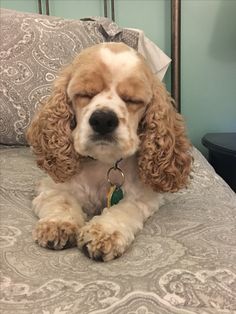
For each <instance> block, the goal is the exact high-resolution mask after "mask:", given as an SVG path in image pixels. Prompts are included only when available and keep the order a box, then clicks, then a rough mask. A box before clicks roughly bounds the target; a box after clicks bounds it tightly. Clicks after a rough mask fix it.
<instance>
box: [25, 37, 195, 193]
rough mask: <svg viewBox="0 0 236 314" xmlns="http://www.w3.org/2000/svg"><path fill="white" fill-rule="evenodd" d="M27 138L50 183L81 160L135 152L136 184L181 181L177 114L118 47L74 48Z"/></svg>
mask: <svg viewBox="0 0 236 314" xmlns="http://www.w3.org/2000/svg"><path fill="white" fill-rule="evenodd" d="M27 138H28V141H29V143H30V144H31V146H32V148H33V151H34V152H35V154H36V156H37V162H38V165H39V166H40V167H41V168H43V169H45V170H46V171H47V172H48V173H49V174H50V175H51V176H52V178H53V179H54V180H55V181H57V182H64V181H66V180H68V179H70V178H71V177H72V176H73V175H74V174H75V173H77V172H78V171H79V166H80V162H81V158H86V157H87V156H90V157H93V158H95V159H97V160H100V161H102V162H107V163H114V162H115V161H117V160H118V159H120V158H127V157H129V156H131V155H133V154H135V153H136V152H137V154H138V166H139V174H140V178H141V180H142V181H143V182H144V183H145V184H147V185H149V186H150V187H151V188H152V189H154V190H156V191H175V190H177V189H179V188H181V187H183V186H184V185H185V184H186V182H187V177H188V174H189V171H190V164H191V157H190V154H189V142H188V140H187V138H186V136H185V132H184V126H183V121H182V118H181V116H180V115H179V114H178V113H176V111H175V109H174V108H173V102H172V99H171V97H170V96H169V94H168V93H167V91H166V89H165V87H164V85H163V84H162V83H161V82H160V81H159V80H158V79H157V78H156V77H154V75H153V74H152V72H151V70H150V69H149V67H148V66H147V64H146V62H145V60H144V59H143V58H142V57H141V56H140V55H139V54H138V53H137V52H136V51H135V50H133V49H131V48H129V47H128V46H126V45H124V44H121V43H106V44H99V45H96V46H93V47H90V48H88V49H85V50H84V51H82V52H81V53H80V54H79V55H78V56H77V57H76V58H75V60H74V62H73V63H72V64H70V65H69V66H68V67H67V68H65V69H64V70H63V71H62V73H61V74H60V76H59V77H58V79H57V80H56V81H55V83H54V88H53V92H52V95H51V96H50V98H49V99H48V101H47V103H46V104H45V105H44V106H42V108H41V109H40V110H39V112H38V113H37V115H36V117H35V119H34V120H33V122H32V124H31V126H30V128H29V130H28V132H27Z"/></svg>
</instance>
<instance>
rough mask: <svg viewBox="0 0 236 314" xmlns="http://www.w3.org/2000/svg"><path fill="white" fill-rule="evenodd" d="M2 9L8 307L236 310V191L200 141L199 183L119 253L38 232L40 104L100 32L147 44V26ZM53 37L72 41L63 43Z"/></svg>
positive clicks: (0, 268)
mask: <svg viewBox="0 0 236 314" xmlns="http://www.w3.org/2000/svg"><path fill="white" fill-rule="evenodd" d="M104 3H105V4H106V1H105V2H104ZM178 3H179V1H172V13H173V14H172V26H173V27H172V34H173V36H172V39H173V40H172V44H173V47H172V51H173V55H172V59H173V60H174V66H173V67H172V71H173V73H172V78H173V81H172V94H173V96H174V98H175V99H176V103H177V106H178V107H177V108H178V110H180V80H179V78H180V62H179V61H180V50H179V49H180V48H179V47H180V46H179V40H180V38H179V31H180V29H179V27H180V10H179V9H180V8H179V6H178ZM104 9H105V10H106V6H104ZM113 9H114V8H113ZM48 13H49V12H48ZM1 18H2V26H3V27H2V30H1V32H2V35H3V38H4V39H5V40H4V43H3V45H2V46H1V52H0V70H1V78H0V92H1V96H0V97H1V103H0V107H1V118H2V126H1V130H0V132H1V138H0V140H1V144H2V145H1V146H0V147H1V148H0V162H1V174H0V175H1V180H0V191H1V195H0V204H1V205H0V206H1V212H0V218H1V225H0V246H1V252H0V259H1V260H0V273H1V285H0V292H1V293H0V311H1V313H3V314H5V313H6V314H13V313H14V314H15V313H22V314H28V313H29V314H32V313H33V314H36V313H37V314H67V313H70V314H71V313H75V314H77V313H82V314H83V313H107V314H108V313H110V314H116V313H117V314H118V313H119V314H121V313H124V314H128V313H129V314H131V313H132V314H134V313H136V314H147V313H152V314H156V313H161V314H162V313H163V314H165V313H166V314H172V313H173V314H177V313H180V314H193V313H207V314H216V313H220V314H223V313H235V311H236V219H235V216H236V195H235V193H234V192H233V191H232V190H231V189H230V187H229V186H228V185H227V184H226V183H225V182H224V181H223V180H222V179H221V178H220V177H219V176H218V175H217V174H216V173H215V171H214V169H213V168H212V167H211V166H210V165H209V163H208V162H207V160H206V159H205V158H204V157H203V155H202V154H201V153H200V152H199V151H198V150H197V149H196V148H193V150H192V154H193V157H194V164H193V170H192V173H191V180H190V185H189V187H188V188H187V189H184V190H181V191H179V192H178V193H173V194H169V195H166V203H165V205H163V206H162V207H161V208H160V210H159V211H158V212H157V213H156V214H155V215H154V216H153V217H152V218H150V219H149V220H148V221H147V223H146V226H145V228H144V229H143V230H142V232H140V233H139V235H138V236H137V238H136V239H135V241H134V243H133V245H132V246H131V247H130V249H129V250H128V251H127V252H126V254H124V255H123V256H122V257H120V258H119V259H116V260H114V261H111V262H109V263H99V262H94V261H92V260H90V259H88V258H87V257H86V256H84V255H83V253H81V252H80V251H79V250H78V249H76V248H71V249H67V250H62V251H51V250H46V249H43V248H40V247H39V246H37V245H36V244H35V243H34V242H33V240H32V236H31V232H32V229H33V227H34V225H35V223H36V220H37V218H36V217H35V216H34V214H33V212H32V211H31V201H32V199H33V196H34V187H35V184H36V183H37V181H38V180H39V179H40V178H41V177H42V176H43V173H42V172H41V171H40V170H39V169H38V168H37V167H36V163H35V161H34V159H33V156H32V155H31V152H30V149H29V147H27V145H26V141H25V130H26V128H27V125H28V124H29V123H30V120H31V118H32V115H33V112H34V111H35V110H36V108H37V105H38V104H39V103H40V102H41V101H43V100H44V98H45V97H47V95H48V94H49V93H50V86H51V82H52V81H53V79H54V78H55V75H56V72H57V70H58V68H59V67H60V66H62V65H63V64H64V63H66V62H68V56H69V55H70V53H71V51H72V52H73V53H76V52H77V51H79V50H81V49H82V47H85V46H88V45H91V44H95V43H97V42H100V41H124V42H125V43H127V44H129V45H131V46H132V47H134V48H137V47H138V41H139V34H138V33H137V32H136V31H133V30H126V29H121V28H119V27H118V26H117V25H116V24H115V23H114V22H112V21H110V20H108V19H106V18H96V19H94V18H89V19H85V20H84V21H74V20H64V19H61V18H54V17H48V16H41V15H34V14H25V13H19V12H15V11H10V10H1ZM12 29H15V30H17V31H16V32H15V33H14V35H13V37H12V33H11V36H10V30H12ZM53 36H56V37H53ZM52 38H54V39H56V40H57V42H61V43H64V44H62V45H57V46H53V40H52ZM58 39H60V41H59V40H58ZM78 39H79V40H78ZM12 43H13V44H12ZM58 53H60V58H57V57H58ZM73 53H72V55H73ZM72 55H70V57H72ZM22 58H24V60H22ZM49 69H50V71H49Z"/></svg>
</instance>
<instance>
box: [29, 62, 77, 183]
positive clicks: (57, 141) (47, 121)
mask: <svg viewBox="0 0 236 314" xmlns="http://www.w3.org/2000/svg"><path fill="white" fill-rule="evenodd" d="M71 69H72V68H71V67H68V68H67V69H65V70H64V71H63V72H62V73H61V75H60V77H59V78H58V79H57V80H56V81H55V84H54V88H53V92H52V95H51V96H50V97H49V99H48V101H47V103H46V104H44V105H43V106H42V107H41V108H40V109H39V111H38V113H37V114H36V116H35V118H34V120H33V122H32V124H31V126H30V127H29V129H28V130H27V140H28V142H29V144H30V145H31V147H32V149H33V152H34V153H35V155H36V158H37V164H38V166H39V167H40V168H41V169H43V170H45V171H47V173H48V174H49V175H50V176H51V177H52V178H53V179H54V180H55V181H56V182H64V181H66V180H68V179H69V178H71V176H73V175H74V174H75V173H76V172H77V171H78V169H79V160H80V156H79V155H78V154H77V153H76V152H75V150H74V146H73V141H72V138H71V128H70V125H71V123H72V120H73V118H74V114H73V111H72V108H71V107H70V105H69V103H68V97H67V95H66V88H67V85H68V82H69V80H70V78H71V72H72V70H71Z"/></svg>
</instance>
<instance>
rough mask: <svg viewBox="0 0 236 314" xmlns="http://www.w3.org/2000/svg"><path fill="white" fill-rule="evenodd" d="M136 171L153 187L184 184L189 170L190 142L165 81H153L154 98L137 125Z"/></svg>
mask: <svg viewBox="0 0 236 314" xmlns="http://www.w3.org/2000/svg"><path fill="white" fill-rule="evenodd" d="M140 128H141V131H140V139H141V146H140V151H139V160H138V166H139V175H140V178H141V180H142V181H143V182H144V183H145V184H146V185H148V186H150V187H151V188H152V189H153V190H154V191H157V192H175V191H177V190H179V189H180V188H183V187H184V186H186V184H187V181H188V176H189V173H190V170H191V162H192V158H191V155H190V143H189V141H188V139H187V137H186V135H185V128H184V123H183V119H182V117H181V115H180V114H178V113H177V112H176V111H175V109H174V107H173V100H172V99H171V97H170V95H169V94H168V93H167V91H166V89H165V87H164V85H163V84H162V83H161V82H159V81H158V80H157V79H155V81H154V86H153V98H152V101H151V103H150V104H149V105H148V107H147V111H146V113H145V116H144V118H143V120H142V121H141V125H140Z"/></svg>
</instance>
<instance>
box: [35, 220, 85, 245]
mask: <svg viewBox="0 0 236 314" xmlns="http://www.w3.org/2000/svg"><path fill="white" fill-rule="evenodd" d="M78 233H79V229H78V226H77V225H76V224H75V223H74V222H72V221H63V220H59V221H56V220H44V219H42V220H40V221H39V222H38V223H37V225H36V228H35V230H34V231H33V238H34V240H35V242H37V243H38V244H39V245H40V246H42V247H45V248H49V249H53V250H61V249H65V248H69V247H74V246H76V242H77V241H76V239H77V236H78Z"/></svg>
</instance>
